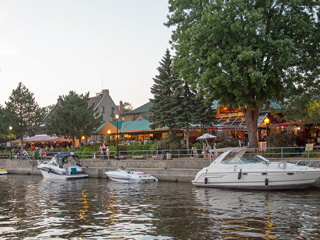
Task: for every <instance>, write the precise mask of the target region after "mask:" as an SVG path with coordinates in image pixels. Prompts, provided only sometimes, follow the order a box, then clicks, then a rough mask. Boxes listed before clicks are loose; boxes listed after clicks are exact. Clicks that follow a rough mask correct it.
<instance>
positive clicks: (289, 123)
mask: <svg viewBox="0 0 320 240" xmlns="http://www.w3.org/2000/svg"><path fill="white" fill-rule="evenodd" d="M298 125H299V124H298V123H296V122H283V123H279V124H278V127H289V126H298Z"/></svg>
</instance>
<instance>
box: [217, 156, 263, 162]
mask: <svg viewBox="0 0 320 240" xmlns="http://www.w3.org/2000/svg"><path fill="white" fill-rule="evenodd" d="M261 162H264V161H262V160H261V159H260V158H258V157H257V156H242V157H234V158H229V159H227V160H225V161H223V162H222V163H223V164H250V163H261Z"/></svg>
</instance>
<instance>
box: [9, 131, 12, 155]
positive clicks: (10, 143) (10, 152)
mask: <svg viewBox="0 0 320 240" xmlns="http://www.w3.org/2000/svg"><path fill="white" fill-rule="evenodd" d="M11 130H12V126H9V131H10V147H11V150H10V159H11V160H12V143H11Z"/></svg>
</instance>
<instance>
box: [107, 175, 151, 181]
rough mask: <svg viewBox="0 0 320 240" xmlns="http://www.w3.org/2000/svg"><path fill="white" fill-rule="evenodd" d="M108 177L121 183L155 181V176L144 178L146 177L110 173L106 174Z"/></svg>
mask: <svg viewBox="0 0 320 240" xmlns="http://www.w3.org/2000/svg"><path fill="white" fill-rule="evenodd" d="M106 175H107V176H108V178H109V179H110V180H112V181H115V182H121V183H147V182H157V180H156V179H155V178H146V179H133V178H127V177H121V176H113V175H111V174H106Z"/></svg>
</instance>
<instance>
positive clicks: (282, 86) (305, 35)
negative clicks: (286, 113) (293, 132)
mask: <svg viewBox="0 0 320 240" xmlns="http://www.w3.org/2000/svg"><path fill="white" fill-rule="evenodd" d="M169 11H170V14H169V15H168V21H167V23H166V25H167V26H169V27H172V28H173V32H172V45H173V47H174V48H175V50H176V56H175V58H174V68H175V69H176V70H177V71H178V72H179V74H180V76H181V77H183V79H185V80H187V81H188V82H189V83H191V84H192V86H193V87H198V88H199V89H201V91H202V92H204V93H207V95H208V96H209V98H208V100H210V101H212V100H215V99H216V100H219V102H220V103H221V104H223V105H229V106H231V107H234V106H240V107H241V109H242V110H243V112H244V114H245V118H246V122H247V131H248V136H249V142H250V146H251V147H258V141H257V128H258V126H257V120H258V113H259V109H260V107H261V106H262V105H263V104H268V103H269V102H270V101H272V100H273V101H278V102H281V101H282V100H283V99H284V97H286V96H287V95H288V92H291V93H296V91H299V90H300V91H301V90H303V89H304V90H305V89H306V88H312V87H314V86H315V85H316V86H318V85H319V78H318V77H319V70H320V68H319V38H320V37H319V36H320V31H319V22H318V17H319V0H309V1H305V0H295V1H292V0H283V1H276V0H258V1H256V0H255V1H253V0H252V1H250V0H246V1H245V0H219V1H218V0H216V1H211V0H169Z"/></svg>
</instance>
